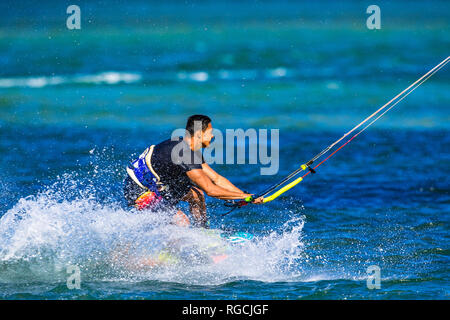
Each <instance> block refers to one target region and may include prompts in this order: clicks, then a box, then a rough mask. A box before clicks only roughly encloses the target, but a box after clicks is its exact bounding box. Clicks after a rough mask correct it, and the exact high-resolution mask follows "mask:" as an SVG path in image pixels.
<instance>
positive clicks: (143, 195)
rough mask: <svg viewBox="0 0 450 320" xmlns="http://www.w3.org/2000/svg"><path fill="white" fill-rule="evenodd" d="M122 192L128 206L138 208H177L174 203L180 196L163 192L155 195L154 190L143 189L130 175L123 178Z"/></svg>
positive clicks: (153, 209) (178, 200)
mask: <svg viewBox="0 0 450 320" xmlns="http://www.w3.org/2000/svg"><path fill="white" fill-rule="evenodd" d="M192 187H193V186H192ZM123 192H124V196H125V199H126V200H127V204H128V206H129V207H134V208H136V209H138V210H144V209H145V210H152V211H156V210H178V209H177V208H176V205H177V204H178V202H180V201H181V199H180V198H177V197H172V196H170V195H169V194H166V193H163V192H162V193H160V195H157V194H156V193H155V192H152V191H150V190H148V189H144V188H142V187H141V186H139V185H138V184H137V183H136V182H134V181H133V179H132V178H131V177H130V176H127V177H126V178H125V181H124V188H123Z"/></svg>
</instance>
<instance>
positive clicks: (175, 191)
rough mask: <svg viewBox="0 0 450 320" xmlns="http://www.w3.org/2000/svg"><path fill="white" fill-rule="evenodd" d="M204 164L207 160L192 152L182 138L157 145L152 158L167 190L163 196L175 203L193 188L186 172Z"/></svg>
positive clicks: (153, 165) (154, 167)
mask: <svg viewBox="0 0 450 320" xmlns="http://www.w3.org/2000/svg"><path fill="white" fill-rule="evenodd" d="M172 151H173V157H172ZM202 163H205V160H204V159H203V156H202V154H201V152H200V151H192V150H191V149H190V148H189V145H188V144H187V143H186V142H185V141H184V140H183V138H181V137H180V138H178V140H176V141H172V140H170V139H169V140H165V141H163V142H161V143H159V144H157V145H155V148H154V150H153V154H152V158H151V164H152V167H153V169H154V170H155V172H156V173H157V174H158V176H159V178H160V181H161V183H162V184H163V185H164V186H165V187H166V188H167V190H164V191H163V192H162V194H163V196H164V197H170V198H171V200H172V201H175V202H178V201H179V200H181V198H183V196H184V195H185V194H186V193H187V192H188V191H189V189H190V188H191V187H192V182H191V180H190V179H189V178H188V176H187V175H186V172H188V171H191V170H194V169H201V168H202Z"/></svg>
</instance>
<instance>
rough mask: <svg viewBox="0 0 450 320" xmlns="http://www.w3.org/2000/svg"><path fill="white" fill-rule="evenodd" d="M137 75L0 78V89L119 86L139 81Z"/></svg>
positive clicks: (112, 72)
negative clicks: (70, 85) (74, 85)
mask: <svg viewBox="0 0 450 320" xmlns="http://www.w3.org/2000/svg"><path fill="white" fill-rule="evenodd" d="M141 78H142V76H141V74H139V73H131V72H115V71H106V72H100V73H96V74H87V75H74V76H36V77H16V78H0V88H14V87H28V88H43V87H46V86H56V85H63V84H119V83H135V82H139V81H140V80H141Z"/></svg>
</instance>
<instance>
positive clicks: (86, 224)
mask: <svg viewBox="0 0 450 320" xmlns="http://www.w3.org/2000/svg"><path fill="white" fill-rule="evenodd" d="M61 179H62V180H64V181H62V182H61V181H58V182H56V183H55V184H53V185H52V186H49V187H48V188H47V189H46V190H45V191H42V192H40V193H39V194H37V195H34V196H28V197H25V198H22V199H20V200H19V201H18V202H17V204H16V205H15V206H14V207H13V208H11V209H10V210H8V211H7V212H6V213H5V214H4V215H3V217H1V219H0V270H1V272H0V283H29V282H44V283H46V282H50V283H57V282H65V280H66V278H67V268H68V267H70V266H73V265H75V266H77V267H79V268H80V270H81V274H82V277H83V279H84V280H86V281H147V280H156V281H166V282H177V283H183V284H200V285H215V284H222V283H228V282H231V281H236V280H257V281H264V282H275V281H289V279H292V278H295V277H298V276H299V274H300V272H301V270H300V268H299V261H301V259H302V252H303V246H304V245H303V242H302V229H303V224H304V220H303V218H302V217H301V218H300V217H296V218H295V219H291V220H289V221H287V222H286V223H285V224H284V226H282V227H281V228H280V229H279V230H277V231H272V232H270V233H266V234H261V235H257V236H256V237H255V239H254V240H252V241H249V242H245V243H243V244H236V245H229V243H227V242H226V240H224V239H222V238H221V237H220V236H218V235H220V234H221V232H222V231H220V230H217V231H211V230H205V229H201V228H193V227H190V228H184V227H179V226H176V225H172V224H170V223H169V222H170V218H169V217H171V215H169V214H168V213H167V212H158V213H151V214H149V213H142V212H138V211H135V210H126V209H124V208H122V207H121V206H120V205H119V204H117V203H110V202H109V203H101V202H100V201H99V200H97V199H96V198H95V196H92V194H93V193H92V192H84V191H82V190H79V189H81V186H83V183H80V182H77V180H76V175H72V176H71V175H63V176H62V177H61ZM68 186H70V188H68ZM77 186H78V187H77ZM84 187H85V186H84ZM70 190H75V193H77V194H78V196H76V197H74V194H69V195H67V192H68V191H69V193H71V191H70ZM243 231H245V230H243ZM174 248H175V249H174ZM174 250H175V251H174ZM210 250H215V251H214V254H215V257H214V258H213V259H209V260H208V259H206V260H205V258H204V256H205V252H206V253H208V255H209V252H210ZM174 252H175V255H176V259H177V260H176V263H173V264H170V263H168V264H166V263H162V264H153V263H149V261H150V260H151V259H153V257H155V256H158V257H160V256H161V254H163V255H164V257H163V258H164V259H165V261H169V262H171V261H170V259H171V255H172V256H173V254H174ZM217 252H219V253H220V255H217V254H216V253H217ZM222 256H226V259H223V257H222Z"/></svg>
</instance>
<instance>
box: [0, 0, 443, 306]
mask: <svg viewBox="0 0 450 320" xmlns="http://www.w3.org/2000/svg"><path fill="white" fill-rule="evenodd" d="M78 2H79V6H80V8H81V14H82V24H81V30H68V29H67V28H66V18H67V17H68V15H67V14H66V8H67V7H66V3H63V2H61V1H45V2H44V3H42V2H37V1H23V2H22V1H21V2H16V1H2V2H1V3H0V299H449V291H450V281H449V280H450V279H449V273H450V270H449V266H450V248H449V240H450V238H449V236H450V233H449V228H450V215H449V213H450V195H449V192H450V184H449V178H448V177H449V176H450V153H449V150H450V113H449V110H450V90H449V84H450V69H449V66H447V67H445V68H443V69H442V70H441V71H439V72H438V73H436V74H435V75H434V76H433V77H432V78H431V79H429V80H428V81H427V82H426V83H424V84H423V85H422V86H420V87H419V88H418V89H417V90H416V91H415V92H413V93H412V94H411V95H409V96H408V97H407V98H406V99H405V100H404V101H402V102H401V103H399V104H398V105H397V106H396V107H395V108H394V109H392V110H391V111H390V112H389V113H387V114H386V115H385V116H384V117H383V118H381V119H380V120H379V121H378V122H376V123H375V124H374V125H373V126H372V127H371V128H370V129H368V130H366V131H365V132H364V133H363V134H361V135H360V136H358V138H356V139H355V140H354V141H352V142H351V143H350V144H349V145H347V146H346V147H345V148H343V149H342V150H341V151H339V152H338V153H336V155H335V156H333V157H332V158H330V160H328V161H327V162H326V163H324V164H323V165H322V166H320V167H319V168H318V169H317V173H316V174H315V175H309V176H307V177H306V178H305V180H304V181H303V182H302V183H300V184H299V185H298V186H297V187H295V188H294V189H292V190H290V191H289V192H287V193H285V194H283V195H282V196H281V197H279V198H278V199H276V200H274V201H273V202H270V203H267V204H264V205H259V206H256V205H248V206H246V207H243V208H241V209H240V210H236V211H234V212H233V213H231V214H229V215H227V216H224V217H223V216H222V214H223V213H224V212H226V211H227V209H226V208H225V207H224V206H223V203H222V202H221V201H219V200H215V199H212V198H208V199H207V204H208V216H209V219H210V224H211V228H212V229H217V230H222V231H223V232H237V231H242V232H250V233H252V234H254V235H255V238H254V239H253V240H252V241H249V242H246V243H243V244H240V245H234V246H231V247H230V246H228V245H227V244H225V243H224V242H223V240H220V241H222V242H221V243H220V246H225V247H227V250H228V251H227V254H228V258H227V259H225V260H224V261H222V262H220V263H205V262H204V261H203V260H201V259H200V260H201V261H200V260H199V259H185V260H183V261H182V262H181V263H177V264H174V265H168V266H159V267H149V266H143V265H140V264H139V263H132V262H133V261H134V260H133V259H135V258H136V259H137V257H141V258H142V257H145V256H146V255H149V254H154V253H155V252H158V250H161V248H163V247H164V246H166V245H168V244H170V243H173V241H175V242H176V241H177V239H181V241H182V243H183V246H184V247H183V248H184V249H186V250H187V251H188V252H189V250H192V251H195V250H194V249H195V248H197V247H198V246H202V245H203V246H209V245H210V243H211V241H212V242H214V241H216V240H212V238H211V235H210V234H207V233H205V232H204V231H203V230H200V229H196V228H182V227H176V226H174V225H168V224H167V223H166V222H167V218H166V215H165V214H164V213H161V214H159V213H158V214H145V213H139V212H136V211H134V210H130V209H128V208H127V207H126V204H125V201H124V199H123V196H122V182H123V179H124V177H125V175H126V172H125V170H124V169H125V166H126V165H127V163H128V162H129V161H130V160H131V159H133V157H135V156H137V155H139V154H140V153H141V152H142V151H143V150H144V149H145V148H146V147H147V146H149V145H151V144H155V143H158V142H160V141H162V140H165V139H167V138H169V137H170V135H171V133H172V131H173V130H174V129H177V128H183V127H184V125H185V121H186V118H187V117H188V116H189V115H191V114H198V113H202V114H207V115H209V116H210V117H211V118H212V120H213V126H214V127H215V128H217V129H219V130H221V131H222V132H225V130H226V129H238V128H242V129H244V130H246V129H250V128H253V129H255V130H259V129H269V130H270V129H279V134H280V139H279V171H278V173H277V175H260V169H261V167H266V165H262V164H243V165H242V164H240V165H238V164H229V165H225V164H213V165H212V167H213V168H214V169H216V170H217V171H218V172H219V173H221V174H223V175H224V176H226V177H227V178H228V179H229V180H230V181H232V182H233V183H234V184H236V185H237V186H238V187H240V188H242V189H244V190H248V191H250V192H252V193H257V192H259V191H261V190H263V189H265V188H266V187H268V186H269V185H271V184H273V183H274V182H277V181H278V180H280V179H281V178H282V177H283V176H284V175H287V174H289V173H290V172H291V171H293V170H295V169H296V168H298V166H299V165H301V164H303V163H304V162H306V161H307V160H309V159H310V158H311V157H312V156H314V155H315V154H317V153H318V152H320V151H321V150H322V149H323V148H325V147H326V146H328V145H329V144H331V143H332V142H333V141H335V140H336V139H338V138H340V137H341V136H342V135H343V134H344V133H345V132H346V131H348V130H349V129H351V128H352V127H353V126H355V125H356V124H357V123H358V122H360V121H361V120H363V119H364V118H365V117H367V116H368V115H370V114H371V113H372V112H374V111H375V110H377V109H378V108H379V107H380V106H381V105H383V104H384V103H386V102H387V101H389V100H390V99H391V98H392V97H394V96H395V95H396V94H397V93H399V92H400V91H402V90H403V89H405V88H406V87H407V86H408V85H410V84H411V83H412V82H414V81H415V80H416V79H418V78H419V77H420V76H422V75H423V74H424V73H426V72H427V71H428V70H430V69H431V68H432V67H434V66H435V65H437V64H438V63H439V62H440V61H442V60H443V59H445V58H446V57H447V56H449V53H450V33H449V31H450V30H449V29H450V28H449V21H450V5H449V2H448V1H414V2H410V1H378V2H377V4H378V6H379V7H380V9H381V19H382V22H381V29H380V30H369V29H367V27H366V23H365V22H366V19H367V17H368V14H366V8H367V7H368V6H369V5H370V4H372V3H369V2H367V1H358V2H350V1H348V2H337V1H314V2H313V3H309V2H295V1H231V2H222V1H170V2H164V3H162V1H160V2H152V1H108V2H99V1H97V2H94V1H78ZM181 208H183V209H184V210H187V208H186V206H185V205H184V204H182V205H181ZM130 246H131V247H132V249H129V248H130ZM124 248H125V249H124ZM127 248H128V249H129V250H128V249H127ZM124 252H125V254H124ZM127 255H128V256H127ZM130 257H132V258H130ZM69 266H77V267H78V268H79V269H80V275H81V285H80V289H76V288H75V289H69V287H68V286H67V279H68V277H69V276H70V274H68V273H67V268H68V267H69ZM371 266H377V267H379V270H380V277H381V279H380V288H379V289H368V286H367V283H368V277H369V275H370V274H369V273H368V268H369V267H371Z"/></svg>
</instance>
